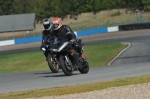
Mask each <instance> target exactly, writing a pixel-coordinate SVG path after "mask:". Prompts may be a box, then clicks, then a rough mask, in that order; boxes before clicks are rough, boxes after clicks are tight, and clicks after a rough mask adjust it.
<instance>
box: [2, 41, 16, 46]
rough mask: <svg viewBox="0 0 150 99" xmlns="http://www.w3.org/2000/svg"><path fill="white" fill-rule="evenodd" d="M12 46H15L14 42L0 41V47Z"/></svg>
mask: <svg viewBox="0 0 150 99" xmlns="http://www.w3.org/2000/svg"><path fill="white" fill-rule="evenodd" d="M13 44H15V42H14V40H6V41H0V46H6V45H13Z"/></svg>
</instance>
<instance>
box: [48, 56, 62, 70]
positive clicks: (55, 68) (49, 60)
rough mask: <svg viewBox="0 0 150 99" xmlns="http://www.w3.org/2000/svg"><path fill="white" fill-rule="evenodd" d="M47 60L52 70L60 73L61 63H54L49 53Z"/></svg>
mask: <svg viewBox="0 0 150 99" xmlns="http://www.w3.org/2000/svg"><path fill="white" fill-rule="evenodd" d="M47 62H48V66H49V68H50V70H51V71H52V72H53V73H58V71H59V64H55V63H54V61H53V59H52V55H51V54H48V55H47Z"/></svg>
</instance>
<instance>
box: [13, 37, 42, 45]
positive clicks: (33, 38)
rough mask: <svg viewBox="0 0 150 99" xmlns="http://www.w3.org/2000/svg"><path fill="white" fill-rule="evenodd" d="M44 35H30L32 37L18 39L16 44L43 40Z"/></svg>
mask: <svg viewBox="0 0 150 99" xmlns="http://www.w3.org/2000/svg"><path fill="white" fill-rule="evenodd" d="M41 40H42V36H37V37H30V38H22V39H16V40H15V44H23V43H29V42H37V41H41Z"/></svg>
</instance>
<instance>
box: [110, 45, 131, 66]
mask: <svg viewBox="0 0 150 99" xmlns="http://www.w3.org/2000/svg"><path fill="white" fill-rule="evenodd" d="M124 44H128V47H126V48H125V49H124V50H122V51H121V52H120V53H119V54H118V55H117V56H116V57H115V58H114V59H112V60H111V61H110V62H109V63H108V65H110V64H111V63H112V62H113V61H114V60H115V59H116V58H117V57H119V56H120V55H121V54H122V53H123V52H124V51H126V50H127V49H128V48H129V47H130V46H131V44H130V43H124Z"/></svg>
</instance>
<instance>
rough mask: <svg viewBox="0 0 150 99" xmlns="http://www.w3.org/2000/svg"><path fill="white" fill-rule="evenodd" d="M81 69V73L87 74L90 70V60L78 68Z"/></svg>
mask: <svg viewBox="0 0 150 99" xmlns="http://www.w3.org/2000/svg"><path fill="white" fill-rule="evenodd" d="M78 70H79V71H80V73H81V74H87V73H88V72H89V64H88V62H86V65H85V66H84V67H83V68H81V69H80V68H79V69H78Z"/></svg>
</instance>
